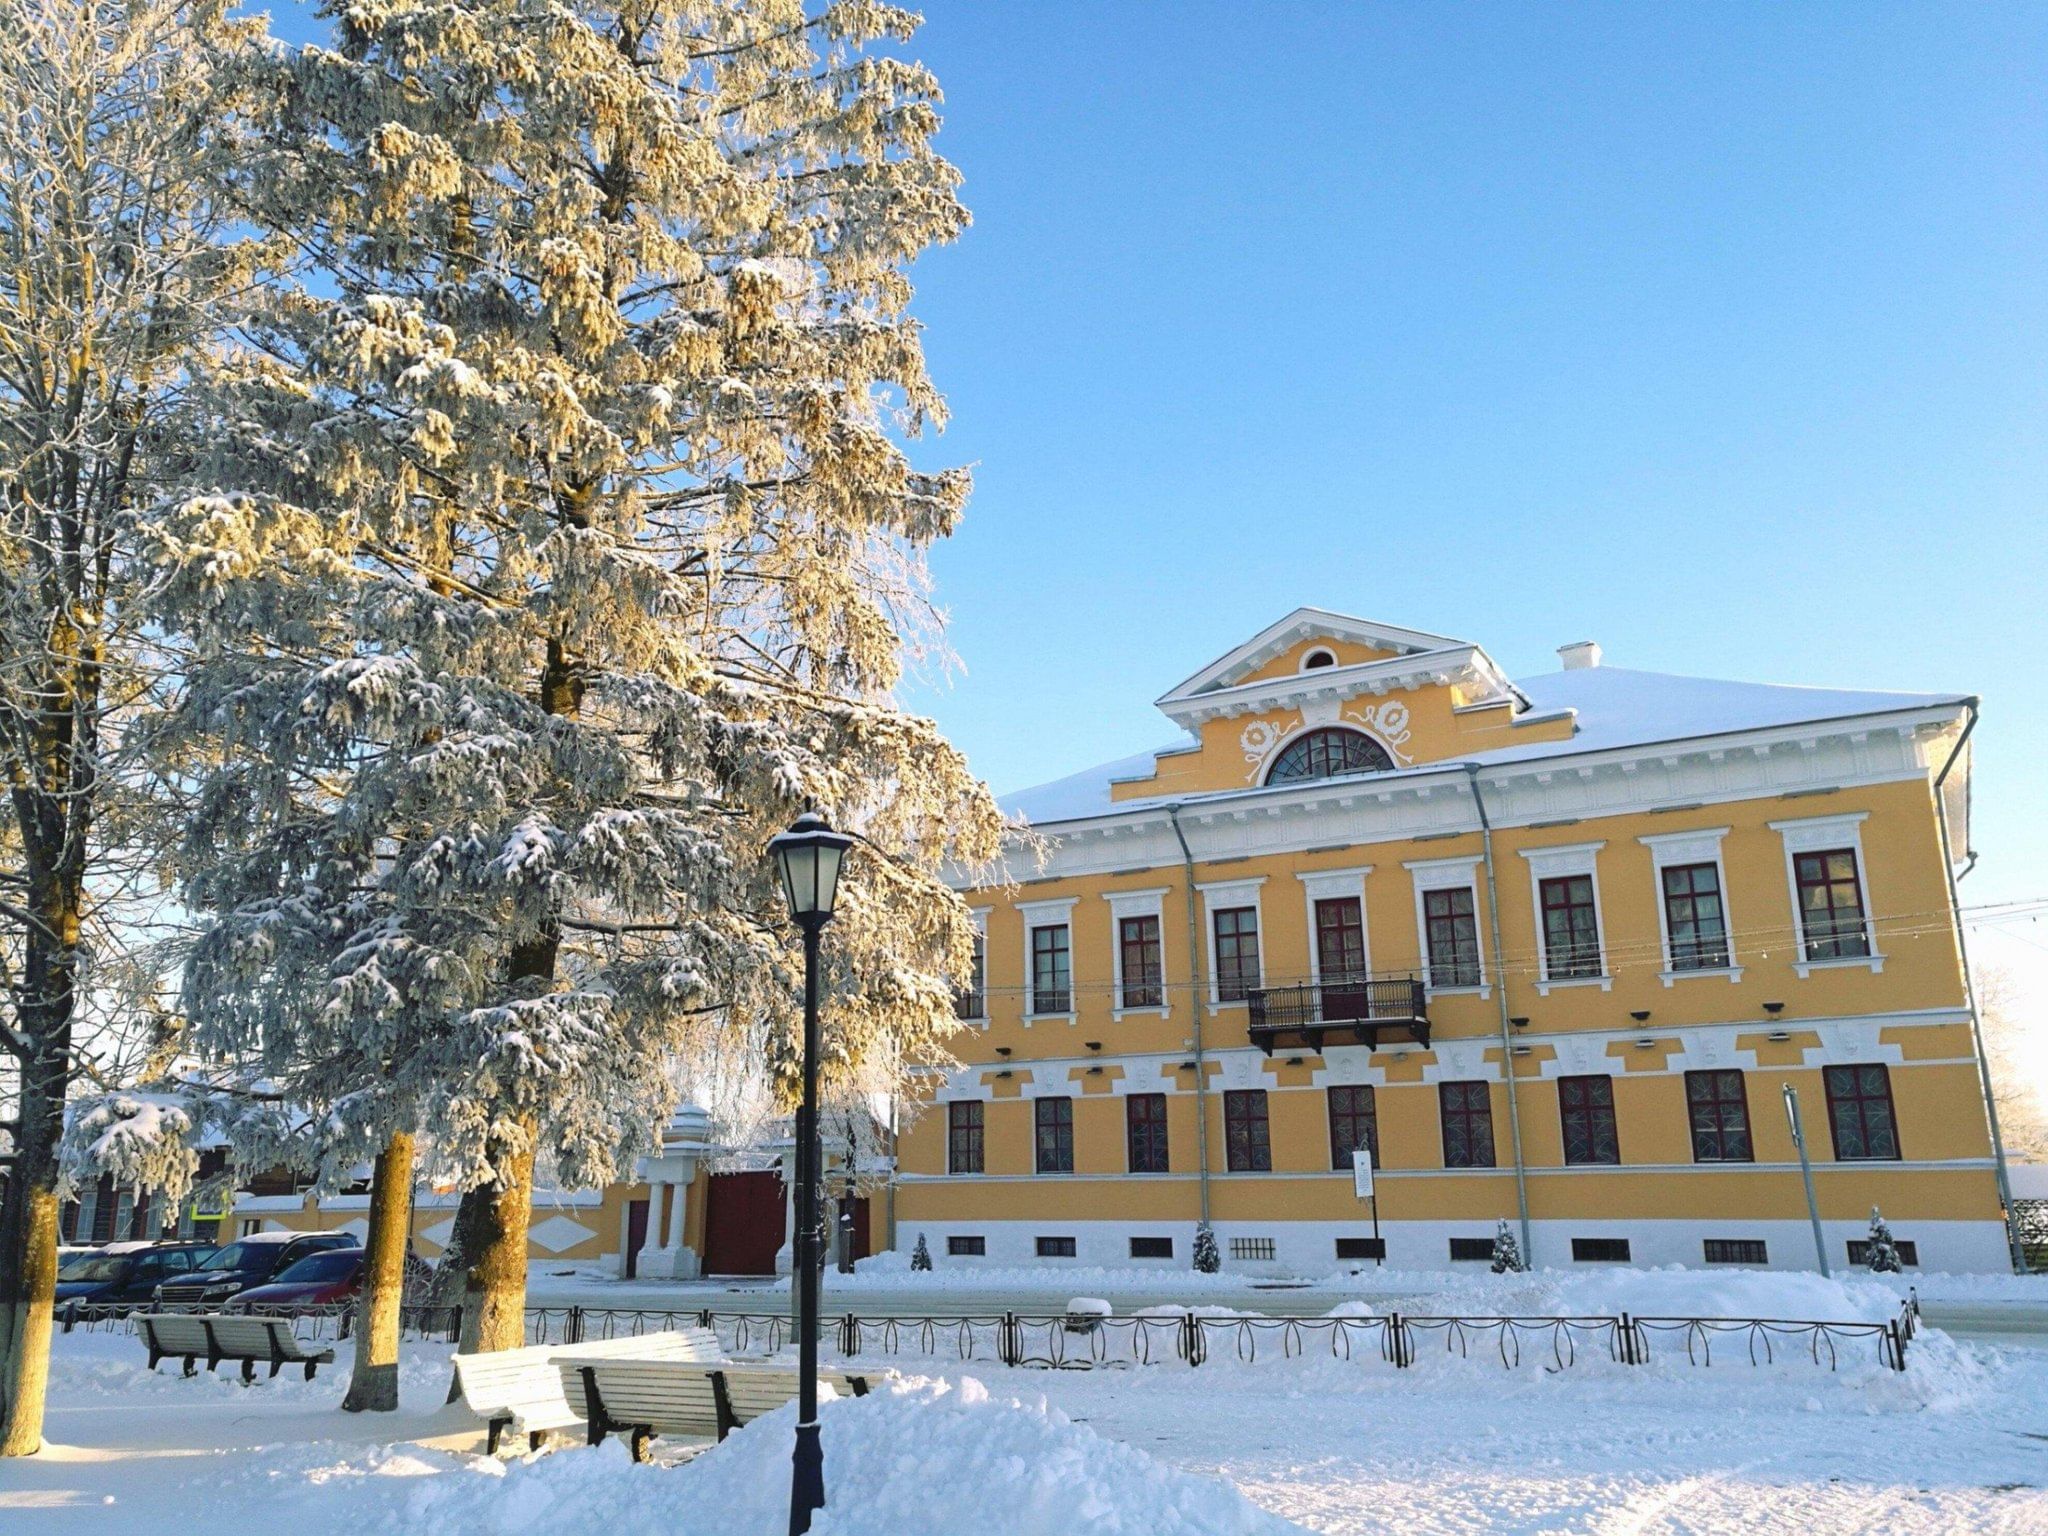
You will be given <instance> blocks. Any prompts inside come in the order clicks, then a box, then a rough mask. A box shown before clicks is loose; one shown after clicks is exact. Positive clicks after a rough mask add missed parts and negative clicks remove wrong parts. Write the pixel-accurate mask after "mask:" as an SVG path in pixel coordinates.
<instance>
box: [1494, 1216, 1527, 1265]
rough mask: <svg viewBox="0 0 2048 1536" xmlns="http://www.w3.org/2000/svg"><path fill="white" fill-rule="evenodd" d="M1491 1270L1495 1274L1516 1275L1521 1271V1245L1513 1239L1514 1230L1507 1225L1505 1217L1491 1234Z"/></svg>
mask: <svg viewBox="0 0 2048 1536" xmlns="http://www.w3.org/2000/svg"><path fill="white" fill-rule="evenodd" d="M1493 1272H1494V1273H1495V1274H1496V1275H1518V1274H1520V1273H1521V1272H1522V1245H1521V1244H1520V1243H1517V1242H1516V1241H1515V1234H1514V1231H1513V1230H1512V1229H1511V1228H1510V1227H1509V1226H1508V1224H1507V1218H1506V1217H1502V1218H1501V1223H1500V1226H1499V1227H1498V1228H1496V1229H1495V1231H1494V1234H1493Z"/></svg>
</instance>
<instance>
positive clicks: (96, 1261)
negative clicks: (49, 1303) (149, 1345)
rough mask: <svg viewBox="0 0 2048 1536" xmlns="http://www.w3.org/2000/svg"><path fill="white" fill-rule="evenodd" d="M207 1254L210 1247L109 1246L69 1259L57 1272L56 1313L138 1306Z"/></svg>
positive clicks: (144, 1244)
mask: <svg viewBox="0 0 2048 1536" xmlns="http://www.w3.org/2000/svg"><path fill="white" fill-rule="evenodd" d="M212 1252H213V1244H211V1243H113V1244H110V1245H108V1246H107V1247H105V1248H100V1249H96V1250H94V1251H93V1252H91V1253H78V1254H73V1255H72V1256H71V1257H70V1258H69V1259H67V1260H65V1261H64V1267H63V1268H62V1269H60V1270H58V1271H57V1310H58V1312H59V1313H62V1312H64V1311H65V1310H67V1309H68V1308H78V1309H80V1310H83V1309H84V1308H87V1307H95V1308H97V1307H121V1306H142V1305H144V1304H145V1303H147V1302H148V1301H149V1300H150V1298H151V1297H152V1296H154V1295H155V1294H156V1288H157V1287H158V1286H160V1285H162V1284H163V1283H164V1282H165V1281H166V1280H175V1279H182V1278H183V1277H185V1276H187V1275H189V1274H191V1273H192V1271H193V1270H195V1269H197V1268H198V1267H199V1265H200V1263H201V1261H202V1260H204V1259H205V1258H206V1256H207V1255H208V1254H209V1253H212Z"/></svg>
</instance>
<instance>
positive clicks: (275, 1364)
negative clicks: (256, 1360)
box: [269, 1360, 284, 1381]
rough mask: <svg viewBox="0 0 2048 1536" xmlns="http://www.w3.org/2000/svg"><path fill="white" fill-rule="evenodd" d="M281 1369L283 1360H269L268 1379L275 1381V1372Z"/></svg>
mask: <svg viewBox="0 0 2048 1536" xmlns="http://www.w3.org/2000/svg"><path fill="white" fill-rule="evenodd" d="M283 1369H284V1362H283V1361H282V1360H273V1361H271V1362H270V1378H269V1379H270V1380H272V1381H275V1380H277V1373H278V1372H279V1371H281V1370H283Z"/></svg>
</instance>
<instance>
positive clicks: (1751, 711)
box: [1001, 666, 1968, 827]
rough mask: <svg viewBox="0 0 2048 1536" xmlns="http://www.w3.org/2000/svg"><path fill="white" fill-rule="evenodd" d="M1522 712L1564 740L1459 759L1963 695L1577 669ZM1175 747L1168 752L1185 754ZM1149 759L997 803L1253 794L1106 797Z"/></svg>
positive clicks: (1044, 816) (1522, 754)
mask: <svg viewBox="0 0 2048 1536" xmlns="http://www.w3.org/2000/svg"><path fill="white" fill-rule="evenodd" d="M1515 686H1516V688H1518V689H1519V690H1520V691H1521V693H1522V694H1523V695H1524V696H1525V697H1526V698H1527V700H1528V702H1529V705H1530V709H1529V710H1528V712H1527V713H1525V714H1524V715H1523V716H1522V718H1524V719H1530V718H1535V717H1542V716H1549V717H1553V718H1554V717H1556V716H1558V715H1561V714H1570V715H1571V716H1572V717H1573V722H1574V729H1573V733H1572V735H1571V736H1570V737H1569V738H1568V739H1566V740H1562V741H1532V742H1530V743H1528V744H1527V745H1524V746H1513V747H1499V748H1495V749H1494V750H1492V751H1490V752H1475V753H1472V754H1470V755H1469V757H1466V758H1461V759H1458V761H1461V762H1464V761H1469V762H1475V763H1481V764H1504V763H1521V762H1529V761H1532V760H1535V759H1539V758H1563V757H1573V756H1578V755H1580V754H1583V753H1591V752H1607V751H1613V750H1616V749H1621V748H1628V747H1650V746H1656V745H1661V744H1663V743H1666V742H1672V743H1676V742H1682V741H1688V740H1694V739H1698V738H1704V737H1713V736H1727V735H1734V734H1738V733H1741V732H1744V731H1757V730H1773V729H1783V728H1787V727H1792V726H1798V725H1808V724H1818V723H1821V722H1825V721H1829V720H1842V719H1850V718H1855V717H1860V716H1867V715H1882V714H1891V713H1897V712H1901V711H1910V710H1920V709H1938V708H1945V707H1947V708H1954V707H1960V706H1961V705H1963V704H1964V703H1966V702H1967V701H1968V700H1967V696H1966V695H1963V694H1952V693H1886V692H1877V691H1871V690H1862V689H1843V688H1803V687H1797V686H1793V685H1789V684H1784V683H1746V682H1734V681H1728V680H1723V679H1717V678H1704V677H1682V676H1679V675H1677V674H1674V673H1668V672H1639V671H1636V670H1633V669H1631V668H1626V667H1607V666H1596V667H1581V668H1576V669H1571V670H1566V671H1563V672H1548V673H1543V674H1541V675H1539V676H1536V677H1530V678H1522V679H1518V680H1517V681H1516V683H1515ZM1192 745H1194V743H1193V742H1191V741H1190V740H1186V739H1183V740H1180V741H1177V742H1175V743H1173V744H1172V745H1171V746H1169V747H1165V748H1162V749H1161V750H1162V751H1166V752H1179V751H1186V750H1188V749H1189V748H1190V747H1191V746H1192ZM1153 756H1154V754H1153V753H1150V752H1141V753H1138V754H1136V755H1135V756H1131V757H1121V758H1118V759H1116V760H1115V761H1113V762H1108V763H1102V764H1098V765H1097V766H1096V767H1093V768H1087V769H1084V770H1082V771H1081V772H1079V773H1074V774H1069V775H1068V776H1067V777H1065V778H1063V779H1055V780H1053V781H1052V782H1051V783H1048V784H1039V785H1035V786H1033V787H1031V788H1029V789H1022V790H1018V791H1016V792H1015V793H1013V794H1010V795H1006V796H1003V797H1002V799H1001V804H1002V807H1003V809H1004V811H1005V812H1007V813H1008V814H1010V815H1012V816H1021V817H1023V818H1024V819H1025V820H1027V821H1029V822H1030V823H1031V824H1032V825H1034V826H1040V827H1043V826H1047V825H1050V824H1053V823H1057V822H1065V821H1081V820H1085V819H1087V818H1089V817H1093V816H1106V815H1110V814H1112V813H1122V812H1127V811H1139V810H1144V809H1146V808H1148V807H1155V806H1159V805H1163V804H1165V803H1166V801H1167V800H1168V799H1173V798H1179V799H1183V800H1197V799H1214V798H1216V797H1217V796H1218V795H1229V794H1256V793H1260V792H1262V791H1261V790H1259V789H1255V788H1247V789H1240V790H1222V791H1211V792H1210V793H1208V794H1205V795H1185V796H1179V797H1172V796H1160V797H1154V798H1149V799H1148V798H1140V799H1130V800H1112V799H1111V798H1110V787H1111V785H1113V784H1115V783H1117V782H1118V781H1119V780H1130V779H1143V778H1149V777H1150V776H1151V774H1152V772H1153ZM1447 766H1449V764H1447V763H1420V764H1417V765H1416V766H1415V767H1413V768H1406V769H1401V770H1397V771H1396V772H1395V773H1390V774H1376V775H1374V776H1373V777H1374V778H1376V779H1379V780H1385V779H1390V778H1398V777H1404V776H1413V775H1417V774H1424V773H1430V772H1441V771H1442V770H1443V769H1444V768H1445V767H1447Z"/></svg>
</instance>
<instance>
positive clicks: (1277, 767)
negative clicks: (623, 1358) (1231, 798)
mask: <svg viewBox="0 0 2048 1536" xmlns="http://www.w3.org/2000/svg"><path fill="white" fill-rule="evenodd" d="M1393 766H1394V761H1393V759H1392V758H1390V757H1388V756H1387V749H1386V748H1385V747H1383V746H1381V745H1380V744H1379V743H1378V742H1376V741H1374V740H1373V739H1372V738H1371V737H1370V736H1367V735H1364V734H1362V733H1361V732H1358V731H1345V730H1338V729H1335V728H1331V729H1329V730H1321V731H1310V732H1309V733H1308V734H1307V735H1306V736H1297V737H1295V739H1294V740H1293V741H1291V742H1289V743H1288V744H1287V750H1286V751H1284V752H1282V753H1281V754H1280V756H1279V757H1278V758H1277V759H1276V760H1275V761H1274V763H1273V771H1272V772H1271V773H1269V774H1267V775H1266V782H1267V783H1268V784H1298V783H1301V782H1302V781H1304V780H1307V779H1334V778H1340V777H1342V776H1343V775H1344V774H1347V773H1385V772H1386V771H1387V770H1388V769H1390V768H1392V767H1393Z"/></svg>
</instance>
